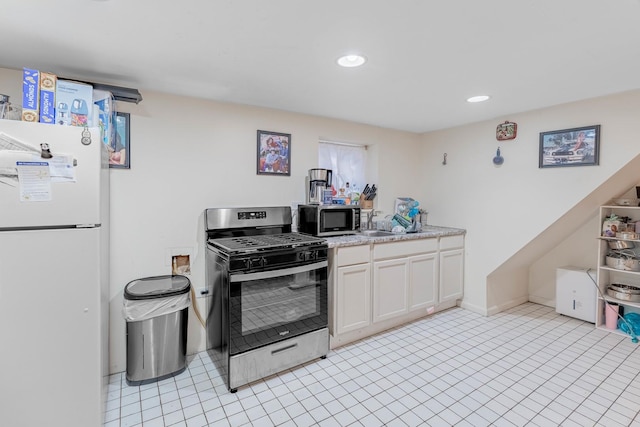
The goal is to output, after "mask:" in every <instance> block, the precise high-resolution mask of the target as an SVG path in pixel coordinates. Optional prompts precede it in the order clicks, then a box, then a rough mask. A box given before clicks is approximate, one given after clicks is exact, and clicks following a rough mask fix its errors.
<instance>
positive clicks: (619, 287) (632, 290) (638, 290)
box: [609, 283, 640, 294]
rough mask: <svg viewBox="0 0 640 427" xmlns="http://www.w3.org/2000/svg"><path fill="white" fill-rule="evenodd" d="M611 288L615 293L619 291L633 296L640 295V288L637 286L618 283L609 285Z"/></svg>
mask: <svg viewBox="0 0 640 427" xmlns="http://www.w3.org/2000/svg"><path fill="white" fill-rule="evenodd" d="M609 287H610V288H611V289H613V290H614V291H618V292H628V293H631V294H640V288H637V287H635V286H629V285H619V284H617V283H613V284H611V285H609Z"/></svg>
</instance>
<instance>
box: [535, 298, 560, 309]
mask: <svg viewBox="0 0 640 427" xmlns="http://www.w3.org/2000/svg"><path fill="white" fill-rule="evenodd" d="M529 302H534V303H536V304H540V305H544V306H547V307H551V308H556V301H555V300H551V301H549V298H542V297H537V296H535V295H529Z"/></svg>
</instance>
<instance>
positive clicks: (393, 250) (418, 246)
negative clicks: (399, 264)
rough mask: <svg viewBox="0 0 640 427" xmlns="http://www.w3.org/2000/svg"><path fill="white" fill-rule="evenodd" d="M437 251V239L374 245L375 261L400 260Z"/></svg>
mask: <svg viewBox="0 0 640 427" xmlns="http://www.w3.org/2000/svg"><path fill="white" fill-rule="evenodd" d="M437 250H438V239H435V238H434V239H417V240H405V241H402V242H390V243H377V244H374V245H373V259H385V258H398V257H405V256H410V255H416V254H422V253H426V252H435V251H437Z"/></svg>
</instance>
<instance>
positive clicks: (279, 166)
mask: <svg viewBox="0 0 640 427" xmlns="http://www.w3.org/2000/svg"><path fill="white" fill-rule="evenodd" d="M257 160H258V162H257V173H258V175H282V176H290V175H291V134H289V133H279V132H271V131H266V130H259V131H258V154H257Z"/></svg>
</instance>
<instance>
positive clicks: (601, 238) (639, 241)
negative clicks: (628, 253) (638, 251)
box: [598, 236, 640, 243]
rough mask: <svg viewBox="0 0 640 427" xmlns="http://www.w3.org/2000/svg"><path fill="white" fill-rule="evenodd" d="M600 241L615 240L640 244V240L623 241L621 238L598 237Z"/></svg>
mask: <svg viewBox="0 0 640 427" xmlns="http://www.w3.org/2000/svg"><path fill="white" fill-rule="evenodd" d="M598 239H600V240H614V241H617V240H622V241H624V242H638V243H640V240H638V239H621V238H620V237H606V236H600V237H598Z"/></svg>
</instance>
